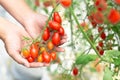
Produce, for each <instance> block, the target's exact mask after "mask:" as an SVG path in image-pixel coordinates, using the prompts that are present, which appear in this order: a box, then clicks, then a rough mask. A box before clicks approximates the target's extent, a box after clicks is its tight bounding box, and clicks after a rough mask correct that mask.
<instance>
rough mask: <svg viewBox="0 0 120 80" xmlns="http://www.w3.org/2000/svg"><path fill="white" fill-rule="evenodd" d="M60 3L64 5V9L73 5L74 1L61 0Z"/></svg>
mask: <svg viewBox="0 0 120 80" xmlns="http://www.w3.org/2000/svg"><path fill="white" fill-rule="evenodd" d="M60 3H61V4H62V6H63V7H66V8H67V7H69V6H70V5H71V3H72V0H60Z"/></svg>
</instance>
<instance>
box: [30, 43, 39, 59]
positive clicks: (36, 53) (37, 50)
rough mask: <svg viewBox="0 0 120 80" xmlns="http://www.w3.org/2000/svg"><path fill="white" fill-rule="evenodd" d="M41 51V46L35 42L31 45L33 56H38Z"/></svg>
mask: <svg viewBox="0 0 120 80" xmlns="http://www.w3.org/2000/svg"><path fill="white" fill-rule="evenodd" d="M38 53H39V48H38V46H36V45H35V44H32V45H31V47H30V54H31V57H32V58H34V59H35V58H37V57H38Z"/></svg>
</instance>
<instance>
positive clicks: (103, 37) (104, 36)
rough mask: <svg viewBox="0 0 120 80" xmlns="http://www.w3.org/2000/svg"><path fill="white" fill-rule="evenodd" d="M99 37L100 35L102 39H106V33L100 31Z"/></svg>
mask: <svg viewBox="0 0 120 80" xmlns="http://www.w3.org/2000/svg"><path fill="white" fill-rule="evenodd" d="M100 37H101V38H102V39H103V40H105V39H106V34H105V33H104V32H102V33H101V34H100Z"/></svg>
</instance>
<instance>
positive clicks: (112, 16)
mask: <svg viewBox="0 0 120 80" xmlns="http://www.w3.org/2000/svg"><path fill="white" fill-rule="evenodd" d="M108 20H109V22H111V23H112V24H117V23H118V22H119V21H120V13H119V11H118V10H117V9H111V10H110V13H109V14H108Z"/></svg>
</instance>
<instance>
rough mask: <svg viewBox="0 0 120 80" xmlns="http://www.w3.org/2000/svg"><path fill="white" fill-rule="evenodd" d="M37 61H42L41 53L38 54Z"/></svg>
mask: <svg viewBox="0 0 120 80" xmlns="http://www.w3.org/2000/svg"><path fill="white" fill-rule="evenodd" d="M37 61H38V62H42V61H43V59H42V54H40V55H39V56H38V59H37Z"/></svg>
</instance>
